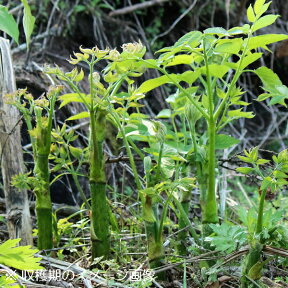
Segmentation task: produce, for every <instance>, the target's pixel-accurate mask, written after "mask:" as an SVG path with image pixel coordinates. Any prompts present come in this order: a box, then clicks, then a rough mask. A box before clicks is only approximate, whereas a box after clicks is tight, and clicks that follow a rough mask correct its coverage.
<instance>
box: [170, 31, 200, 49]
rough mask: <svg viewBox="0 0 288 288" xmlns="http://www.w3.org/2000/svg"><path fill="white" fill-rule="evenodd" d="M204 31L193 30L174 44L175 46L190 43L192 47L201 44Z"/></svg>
mask: <svg viewBox="0 0 288 288" xmlns="http://www.w3.org/2000/svg"><path fill="white" fill-rule="evenodd" d="M201 38H202V33H201V32H200V31H191V32H188V33H187V34H185V35H183V36H182V37H181V38H180V39H179V40H178V41H177V42H176V43H175V44H174V46H173V48H177V47H181V46H185V45H189V46H190V47H191V46H192V48H194V47H196V46H198V45H199V44H200V39H201Z"/></svg>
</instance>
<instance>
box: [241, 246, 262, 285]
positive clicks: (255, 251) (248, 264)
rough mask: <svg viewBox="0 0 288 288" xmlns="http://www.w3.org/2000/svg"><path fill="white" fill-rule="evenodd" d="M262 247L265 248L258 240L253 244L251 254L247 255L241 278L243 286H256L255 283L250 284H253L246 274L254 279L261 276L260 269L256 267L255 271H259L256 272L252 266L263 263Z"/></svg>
mask: <svg viewBox="0 0 288 288" xmlns="http://www.w3.org/2000/svg"><path fill="white" fill-rule="evenodd" d="M262 249H263V245H261V244H260V243H259V242H256V243H255V244H252V245H251V247H250V251H249V254H248V255H247V257H246V259H245V262H244V268H243V272H242V278H241V288H247V287H256V286H255V285H253V286H251V285H250V286H248V285H249V284H251V281H250V280H249V279H248V278H247V277H246V276H248V277H249V278H251V279H253V280H258V279H259V278H260V277H261V273H260V271H258V270H256V269H254V270H255V271H258V272H257V273H255V271H253V269H251V268H252V267H253V266H254V265H259V264H260V265H261V263H260V260H261V254H262ZM254 267H255V266H254Z"/></svg>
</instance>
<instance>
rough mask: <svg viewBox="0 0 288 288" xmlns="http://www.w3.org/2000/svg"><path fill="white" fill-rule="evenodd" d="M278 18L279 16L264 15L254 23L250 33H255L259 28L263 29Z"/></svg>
mask: <svg viewBox="0 0 288 288" xmlns="http://www.w3.org/2000/svg"><path fill="white" fill-rule="evenodd" d="M278 17H279V15H266V16H263V17H261V18H259V19H258V20H257V21H256V22H255V23H254V25H253V29H252V32H255V31H257V30H259V29H261V28H264V27H267V26H269V25H271V24H273V23H274V22H275V21H276V19H277V18H278Z"/></svg>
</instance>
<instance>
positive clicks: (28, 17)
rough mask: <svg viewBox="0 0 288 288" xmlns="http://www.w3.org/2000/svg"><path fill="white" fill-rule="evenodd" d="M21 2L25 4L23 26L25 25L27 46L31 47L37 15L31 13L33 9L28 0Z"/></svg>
mask: <svg viewBox="0 0 288 288" xmlns="http://www.w3.org/2000/svg"><path fill="white" fill-rule="evenodd" d="M21 2H22V3H23V5H24V16H23V27H24V32H25V37H26V43H27V47H29V44H30V38H31V34H32V32H33V29H34V24H35V17H34V16H33V15H32V14H31V9H30V6H29V4H28V2H27V0H21Z"/></svg>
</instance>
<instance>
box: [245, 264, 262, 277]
mask: <svg viewBox="0 0 288 288" xmlns="http://www.w3.org/2000/svg"><path fill="white" fill-rule="evenodd" d="M264 264H265V263H264V262H260V261H258V262H257V263H255V264H254V265H253V266H252V267H251V268H250V270H249V272H248V277H250V278H251V279H253V280H257V279H260V278H261V276H262V269H263V266H264Z"/></svg>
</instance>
